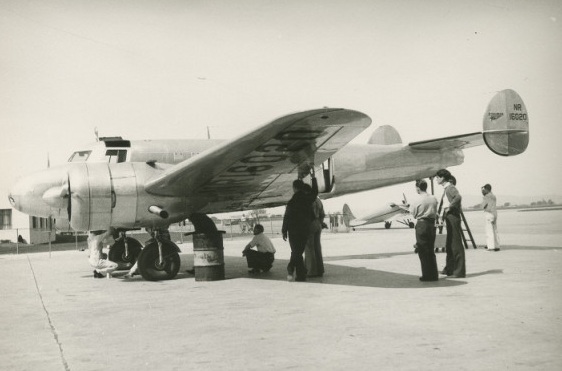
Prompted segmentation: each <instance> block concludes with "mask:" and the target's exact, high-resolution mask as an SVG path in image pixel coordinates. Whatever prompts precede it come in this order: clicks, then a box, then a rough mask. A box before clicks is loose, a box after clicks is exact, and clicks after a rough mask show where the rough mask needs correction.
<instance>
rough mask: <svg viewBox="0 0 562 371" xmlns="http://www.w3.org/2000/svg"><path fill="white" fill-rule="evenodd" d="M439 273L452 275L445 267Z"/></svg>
mask: <svg viewBox="0 0 562 371" xmlns="http://www.w3.org/2000/svg"><path fill="white" fill-rule="evenodd" d="M439 274H443V275H445V276H452V273H449V272H447V270H446V269H443V270H442V271H441V272H439Z"/></svg>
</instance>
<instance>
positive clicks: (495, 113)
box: [9, 90, 529, 280]
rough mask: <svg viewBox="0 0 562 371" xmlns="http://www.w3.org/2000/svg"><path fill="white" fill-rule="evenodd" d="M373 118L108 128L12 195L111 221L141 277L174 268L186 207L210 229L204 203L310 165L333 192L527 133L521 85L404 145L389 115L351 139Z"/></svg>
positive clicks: (425, 173)
mask: <svg viewBox="0 0 562 371" xmlns="http://www.w3.org/2000/svg"><path fill="white" fill-rule="evenodd" d="M458 117H461V116H460V115H459V116H458ZM458 117H454V118H451V119H452V120H455V119H458ZM370 124H371V119H370V118H369V117H368V116H367V115H365V114H363V113H361V112H357V111H352V110H348V109H335V108H322V109H316V110H311V111H305V112H300V113H295V114H291V115H288V116H284V117H281V118H278V119H276V120H274V121H272V122H270V123H268V124H266V125H263V126H261V127H258V128H257V129H255V130H253V131H251V132H249V133H247V134H244V135H241V136H240V137H238V138H236V139H233V140H228V141H217V140H180V139H176V140H144V141H140V140H139V141H129V140H123V139H121V138H120V137H117V138H100V140H99V142H96V143H95V144H93V145H92V146H90V147H88V148H84V149H82V150H80V151H77V152H75V153H74V154H73V155H72V156H71V158H70V160H69V161H70V162H68V163H66V164H63V165H59V166H52V167H50V168H48V169H45V170H42V171H39V172H36V173H34V174H30V175H27V176H24V177H22V178H20V179H19V180H18V181H17V182H16V183H15V184H14V185H13V187H12V189H11V192H10V195H9V200H10V202H11V204H12V206H13V207H14V208H15V209H17V210H19V211H21V212H23V213H26V214H29V215H33V216H40V217H52V218H55V219H57V220H63V221H64V220H66V221H68V222H69V224H70V227H71V228H72V229H73V230H74V231H106V230H109V229H111V228H113V229H115V230H116V231H118V232H119V233H121V236H122V237H123V238H120V239H118V240H117V242H116V243H115V245H113V246H112V248H111V249H110V252H111V254H112V255H113V256H111V257H110V259H112V260H114V261H117V262H118V263H122V262H125V263H128V264H130V263H132V262H133V261H135V260H137V257H138V267H139V271H140V273H141V274H142V276H143V277H144V278H145V279H147V280H159V279H170V278H173V277H175V275H176V274H177V271H178V269H179V255H178V252H179V251H180V249H179V248H178V246H177V245H175V244H174V243H173V242H172V241H170V240H169V239H168V238H166V233H164V232H165V230H166V229H167V228H168V226H169V225H170V224H172V223H177V222H179V221H182V220H185V219H186V218H188V219H189V220H190V221H191V222H192V223H193V225H194V227H195V231H196V232H198V233H205V232H207V231H208V229H207V226H210V224H209V222H210V223H212V221H211V220H210V218H209V217H208V216H207V214H213V213H224V212H232V211H242V210H249V209H260V208H268V207H275V206H281V205H284V204H286V202H287V201H288V199H289V198H290V197H291V194H292V187H291V183H292V181H293V180H294V179H296V178H302V179H304V180H305V181H309V176H310V172H311V171H313V170H314V171H315V173H316V174H317V179H318V183H319V191H320V197H322V198H331V197H336V196H341V195H345V194H349V193H355V192H361V191H366V190H371V189H375V188H379V187H384V186H388V185H392V184H399V183H404V182H410V181H413V180H415V179H422V178H427V177H430V176H433V175H434V174H435V173H436V171H437V170H439V169H441V168H447V167H450V166H455V165H460V164H462V162H463V160H464V154H463V151H462V150H463V149H465V148H469V147H473V146H477V145H482V144H484V143H485V144H486V145H487V146H488V148H489V149H490V150H491V151H492V152H494V153H496V154H498V155H502V156H513V155H518V154H520V153H522V152H524V151H525V149H526V148H527V145H528V142H529V121H528V116H527V110H526V108H525V105H524V103H523V100H522V99H521V97H519V95H518V94H517V93H516V92H515V91H513V90H503V91H501V92H499V93H497V94H496V95H495V96H494V97H493V98H492V100H491V102H490V103H489V105H488V108H487V110H486V112H485V115H484V125H483V131H482V132H474V133H469V134H463V135H457V136H452V137H445V138H438V139H431V140H425V141H420V142H414V143H410V144H408V145H403V144H401V139H400V136H399V135H398V133H397V132H396V130H395V129H394V128H392V127H390V126H382V127H380V128H378V129H377V130H376V131H375V132H374V133H373V135H372V136H371V138H370V140H369V141H368V144H365V145H356V144H353V145H352V144H349V145H347V144H348V142H349V141H351V140H352V139H353V138H354V137H355V136H357V135H358V134H359V133H360V132H361V131H363V130H364V129H365V128H367V127H368V126H369V125H370ZM455 124H456V125H458V122H455ZM61 140H62V139H61ZM514 170H515V169H514ZM63 224H64V223H63ZM212 227H214V224H212ZM139 228H148V229H151V230H153V231H156V232H157V233H156V240H150V242H149V243H148V244H147V245H146V246H144V248H143V246H142V244H141V243H140V242H139V241H137V240H135V239H133V238H130V237H127V236H126V235H125V233H126V232H127V231H130V230H133V229H139Z"/></svg>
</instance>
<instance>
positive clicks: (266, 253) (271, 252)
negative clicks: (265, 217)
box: [242, 224, 275, 273]
mask: <svg viewBox="0 0 562 371" xmlns="http://www.w3.org/2000/svg"><path fill="white" fill-rule="evenodd" d="M254 246H255V247H256V249H257V251H256V250H252V247H254ZM242 256H245V257H246V260H247V261H248V268H252V269H251V270H250V273H260V271H263V272H269V270H270V269H271V267H272V265H273V261H274V260H275V247H273V243H271V240H270V239H269V237H267V236H266V235H265V234H263V225H261V224H256V225H255V226H254V238H252V240H251V241H250V243H248V244H247V245H246V247H245V248H244V251H242Z"/></svg>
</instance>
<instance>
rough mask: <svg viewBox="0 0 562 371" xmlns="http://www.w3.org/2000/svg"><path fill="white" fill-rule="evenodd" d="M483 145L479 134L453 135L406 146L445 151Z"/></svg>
mask: <svg viewBox="0 0 562 371" xmlns="http://www.w3.org/2000/svg"><path fill="white" fill-rule="evenodd" d="M483 144H484V138H483V137H482V133H481V132H476V133H470V134H462V135H455V136H452V137H444V138H437V139H430V140H424V141H420V142H412V143H409V144H408V145H409V146H410V147H411V148H412V149H416V150H446V149H465V148H470V147H475V146H481V145H483Z"/></svg>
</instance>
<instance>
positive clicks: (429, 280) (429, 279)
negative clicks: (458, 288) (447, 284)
mask: <svg viewBox="0 0 562 371" xmlns="http://www.w3.org/2000/svg"><path fill="white" fill-rule="evenodd" d="M420 281H422V282H434V281H439V278H425V277H420Z"/></svg>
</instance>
